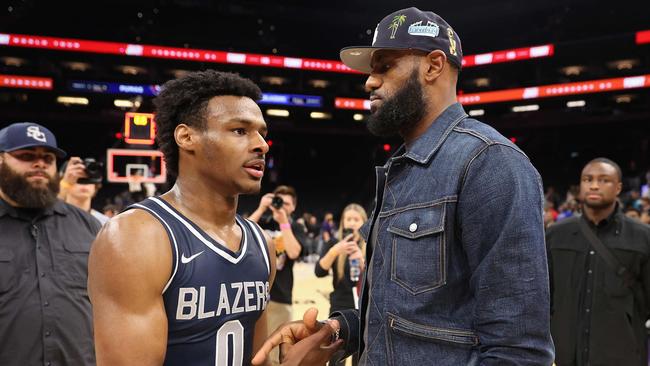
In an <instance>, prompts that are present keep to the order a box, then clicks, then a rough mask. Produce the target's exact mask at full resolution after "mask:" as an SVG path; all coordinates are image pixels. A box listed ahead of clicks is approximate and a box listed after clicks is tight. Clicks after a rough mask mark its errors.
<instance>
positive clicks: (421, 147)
mask: <svg viewBox="0 0 650 366" xmlns="http://www.w3.org/2000/svg"><path fill="white" fill-rule="evenodd" d="M465 117H467V114H466V113H465V110H464V109H463V107H462V106H461V105H460V103H454V104H452V105H450V106H449V107H447V109H445V110H444V111H443V112H442V113H441V114H440V115H439V116H438V118H436V120H435V121H433V123H432V124H431V126H429V128H427V130H426V131H425V132H424V134H422V136H420V137H418V138H417V139H416V140H415V141H413V143H412V144H410V145H405V144H403V145H402V146H400V148H399V149H397V151H396V152H395V154H394V155H393V156H394V157H400V156H403V157H406V158H409V159H411V160H413V161H415V162H418V163H420V164H426V163H427V162H428V161H429V160H430V159H431V157H432V156H433V154H434V153H435V152H436V151H438V149H439V148H440V145H442V143H443V142H445V139H447V136H449V133H450V132H451V130H452V129H453V128H454V127H456V125H457V124H458V123H459V122H460V121H461V120H463V119H464V118H465ZM404 152H405V153H404Z"/></svg>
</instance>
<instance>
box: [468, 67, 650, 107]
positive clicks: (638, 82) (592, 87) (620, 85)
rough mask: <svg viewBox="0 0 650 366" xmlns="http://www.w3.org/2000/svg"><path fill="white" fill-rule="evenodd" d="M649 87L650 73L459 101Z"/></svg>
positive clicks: (480, 95)
mask: <svg viewBox="0 0 650 366" xmlns="http://www.w3.org/2000/svg"><path fill="white" fill-rule="evenodd" d="M647 87H650V74H648V75H640V76H631V77H625V78H613V79H601V80H591V81H580V82H576V83H564V84H551V85H543V86H534V87H530V88H518V89H507V90H496V91H491V92H484V93H474V94H463V95H460V96H458V101H459V102H460V103H462V104H463V105H472V104H486V103H495V102H508V101H516V100H526V99H538V98H550V97H561V96H565V95H578V94H590V93H605V92H610V91H617V90H624V89H635V88H647Z"/></svg>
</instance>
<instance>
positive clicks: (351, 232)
mask: <svg viewBox="0 0 650 366" xmlns="http://www.w3.org/2000/svg"><path fill="white" fill-rule="evenodd" d="M353 233H354V230H352V229H343V232H342V233H341V235H342V237H341V239H345V237H346V236H348V235H350V234H353Z"/></svg>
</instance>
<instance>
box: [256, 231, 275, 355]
mask: <svg viewBox="0 0 650 366" xmlns="http://www.w3.org/2000/svg"><path fill="white" fill-rule="evenodd" d="M262 232H263V233H264V239H265V240H266V245H267V246H268V248H269V265H270V269H271V273H270V274H269V290H270V289H271V287H273V282H274V281H275V255H274V254H275V244H274V243H273V239H271V237H270V236H269V234H267V233H266V231H262ZM267 313H268V311H267V310H264V312H263V313H262V315H261V316H260V318H259V319H257V322H256V323H255V335H254V336H253V355H254V354H255V353H257V351H258V350H259V349H260V348H261V347H262V344H264V341H266V338H267V337H268V335H269V329H268V320H267V315H266V314H267ZM272 330H274V329H272Z"/></svg>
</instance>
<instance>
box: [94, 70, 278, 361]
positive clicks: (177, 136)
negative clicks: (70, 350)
mask: <svg viewBox="0 0 650 366" xmlns="http://www.w3.org/2000/svg"><path fill="white" fill-rule="evenodd" d="M260 97H261V92H260V90H259V88H258V87H257V86H256V85H255V84H253V83H252V82H251V81H250V80H247V79H243V78H241V77H239V76H237V75H235V74H230V73H221V72H216V71H212V70H209V71H204V72H194V73H190V74H187V75H186V76H184V77H181V78H180V79H176V80H172V81H169V82H167V83H166V84H165V85H163V88H162V91H161V93H160V95H159V96H158V97H157V98H156V100H155V104H156V107H157V114H156V122H157V128H158V130H157V141H158V144H159V146H160V149H161V150H162V152H163V153H164V155H165V162H166V164H167V168H168V170H169V171H170V173H171V174H173V175H175V176H177V178H176V182H175V184H174V186H173V187H172V188H171V190H170V191H168V192H167V193H165V194H163V195H161V196H160V197H152V198H149V199H146V200H144V201H142V202H140V203H137V204H135V205H133V206H131V207H130V209H129V210H127V211H126V212H124V213H122V214H120V215H117V216H116V217H114V218H113V219H112V220H111V221H109V223H107V225H106V226H104V228H103V230H102V231H101V232H100V234H99V236H98V237H97V240H96V241H95V243H94V244H93V248H92V251H91V254H90V259H89V295H90V298H91V301H92V303H93V313H94V326H95V342H96V353H97V364H98V365H100V366H101V365H111V366H120V365H142V366H144V365H169V366H172V365H173V366H175V365H179V366H180V365H183V366H192V365H217V366H219V365H236V366H239V365H248V364H250V360H251V355H252V354H254V352H255V351H256V350H257V349H258V348H259V347H260V345H261V343H262V342H263V340H264V339H265V338H266V335H267V334H266V333H267V329H266V316H265V315H264V314H265V312H264V310H265V308H266V306H267V303H268V300H269V288H270V286H271V284H272V282H273V277H274V274H275V261H274V260H271V258H273V257H270V256H269V253H275V250H274V248H273V247H272V241H271V240H269V239H267V238H265V236H264V235H265V234H264V233H263V232H262V231H261V230H260V228H259V227H258V226H257V224H255V223H253V222H251V221H248V220H245V219H243V218H241V217H240V216H239V215H237V214H236V210H237V201H238V197H239V195H240V194H251V193H257V192H259V190H260V185H261V180H262V176H263V173H264V166H265V164H264V156H265V154H266V153H267V152H268V148H269V147H268V145H267V143H266V141H265V136H266V133H267V128H266V123H265V122H264V119H263V117H262V112H261V111H260V108H259V107H258V106H257V104H256V103H255V101H256V100H258V99H259V98H260Z"/></svg>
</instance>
